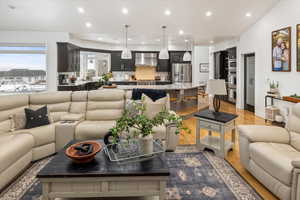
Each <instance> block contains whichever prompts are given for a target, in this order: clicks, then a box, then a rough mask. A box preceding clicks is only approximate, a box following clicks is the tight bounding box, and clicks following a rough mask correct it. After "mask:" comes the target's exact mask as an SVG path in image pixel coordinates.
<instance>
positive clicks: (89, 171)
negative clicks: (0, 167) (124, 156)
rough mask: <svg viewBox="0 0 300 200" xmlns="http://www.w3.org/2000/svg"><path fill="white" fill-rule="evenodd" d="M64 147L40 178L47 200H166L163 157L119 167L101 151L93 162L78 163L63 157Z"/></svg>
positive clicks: (165, 170)
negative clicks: (145, 199) (146, 199)
mask: <svg viewBox="0 0 300 200" xmlns="http://www.w3.org/2000/svg"><path fill="white" fill-rule="evenodd" d="M75 142H76V141H72V142H70V143H69V144H67V145H66V147H67V146H69V145H71V144H74V143H75ZM100 142H101V143H102V141H100ZM66 147H65V148H66ZM65 148H64V149H62V150H61V151H60V152H58V153H57V155H55V157H54V158H53V159H52V160H51V161H50V162H49V163H48V164H47V165H46V166H45V167H44V168H43V169H42V170H41V171H40V172H39V173H38V175H37V177H38V178H39V179H40V181H41V183H42V185H43V199H44V200H49V199H54V198H85V197H135V196H159V199H160V200H163V199H164V197H165V187H166V182H167V180H168V178H169V175H170V173H169V169H168V167H167V165H166V162H165V159H164V156H163V155H161V156H158V157H155V158H153V159H151V160H147V161H143V162H136V163H127V164H118V163H113V162H110V161H109V160H108V158H107V157H106V155H105V154H104V152H100V153H98V154H97V156H96V158H95V160H94V161H92V162H91V163H87V164H76V163H73V162H72V161H71V160H70V159H69V158H68V157H67V156H66V155H65V154H64V150H65Z"/></svg>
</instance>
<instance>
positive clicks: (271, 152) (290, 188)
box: [238, 103, 300, 200]
mask: <svg viewBox="0 0 300 200" xmlns="http://www.w3.org/2000/svg"><path fill="white" fill-rule="evenodd" d="M238 131H239V145H240V159H241V163H242V164H243V166H244V167H245V168H246V169H247V170H248V171H249V172H250V173H251V174H252V175H254V176H255V177H256V178H257V179H258V180H259V181H260V182H261V183H262V184H263V185H265V186H266V187H267V188H268V189H269V190H270V191H271V192H272V193H274V194H275V195H276V196H277V197H279V198H280V199H283V200H298V199H300V176H299V174H300V103H299V104H296V105H295V106H293V108H292V112H291V114H290V116H289V118H288V122H287V125H286V128H280V127H274V126H256V125H241V126H238Z"/></svg>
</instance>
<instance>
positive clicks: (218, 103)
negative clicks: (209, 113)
mask: <svg viewBox="0 0 300 200" xmlns="http://www.w3.org/2000/svg"><path fill="white" fill-rule="evenodd" d="M213 105H214V111H215V112H219V110H220V107H221V101H220V97H219V95H215V96H214V100H213Z"/></svg>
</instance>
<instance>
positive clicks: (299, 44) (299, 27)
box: [296, 24, 300, 72]
mask: <svg viewBox="0 0 300 200" xmlns="http://www.w3.org/2000/svg"><path fill="white" fill-rule="evenodd" d="M296 48H297V72H300V24H298V25H297V47H296Z"/></svg>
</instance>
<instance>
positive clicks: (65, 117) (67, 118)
mask: <svg viewBox="0 0 300 200" xmlns="http://www.w3.org/2000/svg"><path fill="white" fill-rule="evenodd" d="M60 119H61V120H62V121H64V120H65V121H80V120H83V119H84V114H75V113H69V114H66V115H63V116H62V117H61V118H60Z"/></svg>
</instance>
